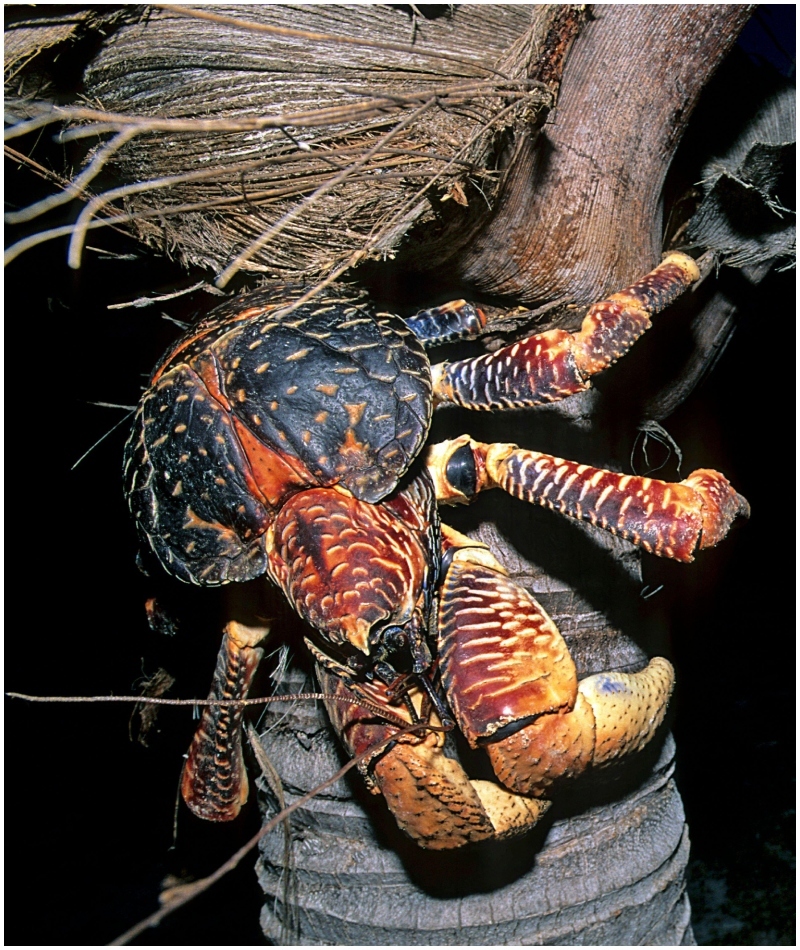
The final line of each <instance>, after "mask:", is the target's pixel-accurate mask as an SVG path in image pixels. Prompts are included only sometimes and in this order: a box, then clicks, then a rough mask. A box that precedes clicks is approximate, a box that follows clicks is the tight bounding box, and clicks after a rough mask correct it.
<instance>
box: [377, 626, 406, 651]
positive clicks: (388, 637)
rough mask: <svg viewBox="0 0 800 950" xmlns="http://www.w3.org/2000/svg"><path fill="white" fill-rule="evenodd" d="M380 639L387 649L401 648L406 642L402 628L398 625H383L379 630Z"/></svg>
mask: <svg viewBox="0 0 800 950" xmlns="http://www.w3.org/2000/svg"><path fill="white" fill-rule="evenodd" d="M381 639H382V640H383V643H384V646H386V647H387V649H389V650H402V649H403V647H405V645H406V644H407V643H408V637H407V636H406V635H405V632H404V630H403V628H402V627H398V626H392V627H385V628H384V630H383V631H382V632H381Z"/></svg>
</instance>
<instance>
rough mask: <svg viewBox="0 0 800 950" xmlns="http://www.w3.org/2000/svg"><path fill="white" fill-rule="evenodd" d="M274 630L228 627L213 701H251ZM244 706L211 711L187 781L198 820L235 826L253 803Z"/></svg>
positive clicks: (186, 793)
mask: <svg viewBox="0 0 800 950" xmlns="http://www.w3.org/2000/svg"><path fill="white" fill-rule="evenodd" d="M268 633H269V628H268V627H246V626H245V625H244V624H241V623H236V622H235V621H232V622H231V623H229V624H228V625H227V626H226V627H225V636H224V637H223V639H222V646H221V647H220V650H219V654H218V656H217V667H216V670H215V671H214V679H213V681H212V684H211V692H210V693H209V694H208V698H209V699H212V700H239V699H245V698H246V696H247V693H248V690H249V689H250V685H251V683H252V681H253V677H254V676H255V673H256V669H257V667H258V664H259V661H260V660H261V657H262V656H263V654H264V651H263V650H262V649H260V648H259V647H258V646H256V644H258V643H260V642H261V641H262V640H263V639H264V637H266V635H267V634H268ZM243 714H244V707H243V706H218V705H212V706H205V707H204V708H203V714H202V717H201V719H200V725H199V726H198V727H197V731H196V732H195V735H194V739H193V740H192V744H191V746H190V747H189V754H188V756H187V758H186V764H185V765H184V767H183V775H182V777H181V794H182V795H183V800H184V801H185V802H186V804H187V805H188V806H189V808H190V809H191V810H192V811H193V812H194V814H195V815H197V817H198V818H205V819H206V820H208V821H231V820H232V819H234V818H235V817H236V816H237V815H238V814H239V812H240V810H241V808H242V805H243V804H244V803H245V802H246V801H247V796H248V793H249V785H248V781H247V770H246V769H245V764H244V757H243V754H242V716H243Z"/></svg>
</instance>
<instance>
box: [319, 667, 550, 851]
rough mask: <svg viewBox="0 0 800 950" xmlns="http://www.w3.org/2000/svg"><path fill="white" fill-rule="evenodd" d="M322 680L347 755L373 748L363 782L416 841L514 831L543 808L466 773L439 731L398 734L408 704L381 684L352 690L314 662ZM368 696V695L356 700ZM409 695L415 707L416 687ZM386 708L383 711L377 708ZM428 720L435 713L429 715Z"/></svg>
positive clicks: (443, 843)
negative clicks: (402, 703) (397, 703)
mask: <svg viewBox="0 0 800 950" xmlns="http://www.w3.org/2000/svg"><path fill="white" fill-rule="evenodd" d="M317 676H318V678H319V682H320V688H321V689H322V691H323V692H324V693H326V694H327V695H328V696H329V698H328V699H327V700H326V701H325V706H326V709H327V711H328V715H329V717H330V719H331V722H332V723H333V727H334V729H335V730H336V732H337V733H338V734H339V736H340V737H341V740H342V742H343V743H344V745H345V746H346V747H347V749H348V750H349V751H350V753H351V755H361V754H362V753H365V752H369V750H371V749H372V750H374V754H373V755H372V756H371V757H370V756H369V755H368V756H367V757H366V759H365V761H363V762H362V763H361V765H360V770H361V772H362V775H363V776H364V779H365V781H366V784H367V787H368V788H369V789H370V791H371V792H372V793H373V794H375V795H378V794H381V793H382V794H383V796H384V797H385V799H386V803H387V804H388V806H389V809H390V810H391V811H392V813H393V815H394V817H395V820H396V821H397V824H398V825H399V826H400V827H401V828H402V829H403V831H405V832H406V834H408V835H409V836H410V837H411V838H413V839H414V840H415V841H416V842H417V843H418V844H419V845H420V846H421V847H423V848H429V849H432V850H443V849H446V848H460V847H462V846H463V845H465V844H468V843H470V842H474V841H482V840H484V839H486V838H501V837H506V836H508V835H513V834H518V833H519V832H522V831H525V830H526V829H527V828H529V827H531V826H533V825H534V824H536V822H537V821H538V820H539V818H540V817H541V816H542V815H543V814H544V812H545V811H546V810H547V809H548V808H549V802H540V801H536V800H535V799H531V798H528V797H526V796H524V795H518V794H515V793H513V792H509V791H507V790H506V789H504V788H501V787H500V786H499V785H497V784H496V783H494V782H487V781H482V780H471V779H469V777H468V776H467V774H466V772H465V771H464V769H463V768H462V766H461V765H460V763H459V762H457V761H456V760H455V759H451V758H449V757H448V756H447V755H445V753H444V749H443V746H444V737H443V735H442V734H441V733H437V732H428V733H425V732H424V731H422V730H421V731H420V734H419V735H414V734H407V735H404V736H400V737H399V738H398V739H397V741H396V742H394V743H393V744H392V743H387V741H386V740H391V739H392V737H393V736H395V735H397V733H398V732H399V731H400V726H399V725H396V724H395V723H396V722H397V719H398V717H400V718H401V719H402V720H405V721H407V722H408V724H409V725H411V718H410V716H409V714H408V712H407V711H406V710H405V709H403V708H402V707H401V706H395V705H391V704H390V703H389V701H388V699H387V695H386V687H384V686H383V685H382V684H379V683H371V684H363V683H360V684H359V687H358V693H356V692H355V691H354V690H352V689H351V688H350V687H349V686H348V685H347V683H346V682H345V681H344V680H343V679H341V678H340V677H338V676H336V675H334V674H333V673H331V672H330V671H328V670H327V669H325V668H324V667H323V666H321V665H320V664H319V663H318V664H317ZM365 696H368V698H369V701H368V702H365V703H364V704H363V705H360V704H359V703H360V701H361V700H363V699H364V697H365ZM412 700H413V701H415V702H416V705H417V706H418V707H419V705H420V700H421V695H420V693H419V692H416V694H415V695H412ZM376 707H377V708H378V709H385V710H386V713H387V718H390V719H391V720H393V722H387V721H385V720H382V719H381V718H380V716H379V715H376V711H375V710H376ZM432 722H433V724H434V725H438V724H439V723H438V721H437V720H436V719H435V718H432Z"/></svg>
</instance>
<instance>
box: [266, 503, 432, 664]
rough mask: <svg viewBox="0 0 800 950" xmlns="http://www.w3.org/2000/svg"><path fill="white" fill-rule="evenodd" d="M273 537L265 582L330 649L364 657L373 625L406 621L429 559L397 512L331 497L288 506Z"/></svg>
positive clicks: (280, 517)
mask: <svg viewBox="0 0 800 950" xmlns="http://www.w3.org/2000/svg"><path fill="white" fill-rule="evenodd" d="M273 530H274V542H273V544H272V545H271V552H270V556H269V570H270V576H271V577H272V578H273V580H274V581H275V582H276V583H277V584H278V585H279V586H280V587H281V588H282V590H283V591H284V593H285V594H286V596H287V597H288V598H289V600H290V601H291V603H292V604H293V605H294V607H295V608H296V610H297V611H298V613H299V614H300V616H301V617H303V618H304V619H306V620H307V621H308V622H309V623H311V624H312V625H313V626H314V627H316V628H317V629H318V630H320V631H321V632H322V633H323V634H324V635H325V637H326V638H327V639H329V640H330V641H332V642H333V643H336V644H342V643H350V644H351V645H352V646H355V647H356V648H357V649H359V650H361V651H362V652H364V653H368V652H369V632H370V630H371V628H372V627H373V626H374V625H375V624H378V623H380V622H381V621H389V620H391V621H392V622H395V623H404V622H406V621H408V620H409V619H410V618H411V616H412V614H413V612H414V608H415V607H416V605H417V602H418V600H419V598H420V594H421V592H422V587H423V583H424V580H425V577H426V574H427V571H428V562H427V555H426V552H425V550H424V548H423V547H422V543H421V541H420V539H419V537H418V535H417V534H416V533H415V532H413V531H412V530H409V528H408V527H407V526H406V524H405V523H404V522H403V521H402V520H401V519H400V518H399V517H398V516H397V515H396V514H395V513H394V512H392V511H390V510H389V509H387V508H385V507H383V506H382V505H372V504H368V503H367V502H361V501H358V500H357V499H356V498H353V497H352V495H348V494H345V493H344V492H341V491H338V490H336V489H329V488H312V489H309V490H308V491H304V492H300V493H299V494H297V495H294V496H293V497H292V498H290V499H289V501H288V502H287V503H286V504H285V505H284V507H283V508H282V509H281V512H280V514H279V515H278V517H277V518H276V520H275V524H274V528H273Z"/></svg>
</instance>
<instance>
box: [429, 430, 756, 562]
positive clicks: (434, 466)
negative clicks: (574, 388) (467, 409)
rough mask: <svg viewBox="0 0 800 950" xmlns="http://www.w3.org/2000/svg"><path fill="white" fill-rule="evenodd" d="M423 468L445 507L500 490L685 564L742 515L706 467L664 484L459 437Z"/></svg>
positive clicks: (437, 449)
mask: <svg viewBox="0 0 800 950" xmlns="http://www.w3.org/2000/svg"><path fill="white" fill-rule="evenodd" d="M427 466H428V471H429V472H430V473H431V476H432V477H433V481H434V485H435V486H436V497H437V499H438V500H439V501H441V502H444V503H445V504H464V503H469V502H470V501H472V499H473V498H474V497H475V496H476V495H477V494H478V493H479V492H481V491H485V490H486V489H489V488H502V489H503V490H504V491H506V492H508V493H509V494H510V495H513V496H514V497H516V498H520V499H522V500H523V501H527V502H530V503H532V504H537V505H544V506H545V507H547V508H552V509H553V510H554V511H558V512H559V513H560V514H563V515H567V516H568V517H570V518H576V519H579V520H582V521H588V522H589V523H590V524H593V525H597V526H598V527H600V528H604V529H605V530H606V531H610V532H611V533H612V534H617V535H619V536H620V537H623V538H626V539H627V540H629V541H632V542H633V543H634V544H637V545H639V546H641V547H643V548H644V549H645V551H648V552H650V553H651V554H657V555H659V556H660V557H668V558H673V559H675V560H677V561H687V562H688V561H692V560H693V559H694V554H695V552H696V551H699V550H702V549H703V548H710V547H713V546H714V545H715V544H717V543H718V542H720V541H721V540H722V539H723V538H724V537H725V535H726V534H727V533H728V530H729V529H730V527H731V524H732V523H733V522H734V520H735V519H736V518H737V517H745V518H746V517H749V515H750V506H749V505H748V503H747V501H746V499H745V498H743V497H742V496H741V495H739V494H738V493H737V492H736V491H735V490H734V489H733V487H732V486H731V484H730V482H729V481H728V480H727V478H725V476H724V475H722V474H720V473H719V472H715V471H713V470H712V469H698V470H697V471H694V472H692V473H691V475H689V477H688V478H685V479H684V480H683V481H682V482H664V481H660V480H659V479H656V478H647V477H643V476H639V475H623V474H620V473H619V472H609V471H606V470H605V469H601V468H593V467H592V466H590V465H580V464H579V463H578V462H570V461H568V460H566V459H562V458H556V457H555V456H553V455H545V454H544V453H542V452H533V451H530V450H529V449H521V448H520V447H519V446H517V445H512V444H505V443H494V444H487V443H484V442H474V441H473V440H472V439H470V438H469V436H466V435H463V436H460V437H459V438H458V439H453V440H451V441H449V442H440V443H439V444H438V445H434V446H432V447H431V448H430V450H429V453H428V456H427Z"/></svg>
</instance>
